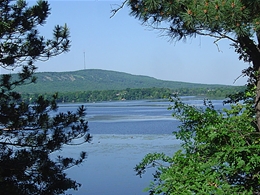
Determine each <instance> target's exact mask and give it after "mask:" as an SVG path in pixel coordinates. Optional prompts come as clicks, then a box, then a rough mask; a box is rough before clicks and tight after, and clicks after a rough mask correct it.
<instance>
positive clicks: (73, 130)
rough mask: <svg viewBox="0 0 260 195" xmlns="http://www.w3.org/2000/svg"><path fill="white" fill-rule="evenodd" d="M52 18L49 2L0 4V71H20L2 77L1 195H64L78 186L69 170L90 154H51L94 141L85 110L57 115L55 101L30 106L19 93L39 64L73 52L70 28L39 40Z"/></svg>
mask: <svg viewBox="0 0 260 195" xmlns="http://www.w3.org/2000/svg"><path fill="white" fill-rule="evenodd" d="M49 14H50V7H49V4H48V2H47V1H41V0H39V1H38V2H35V5H32V6H28V5H27V3H26V2H25V1H23V0H17V1H13V0H3V1H0V51H1V52H0V66H1V68H4V69H6V70H10V71H12V70H13V69H15V68H18V69H19V70H21V71H20V72H19V73H18V74H16V75H11V74H3V75H1V76H0V89H1V90H0V194H1V195H29V194H37V195H45V194H49V195H54V194H63V193H65V192H66V190H68V189H75V190H76V189H78V187H79V186H80V184H79V183H77V181H74V180H72V179H70V178H68V177H67V174H66V173H65V170H66V169H67V168H70V167H72V166H75V165H78V164H80V163H82V162H83V161H84V159H85V158H86V152H85V151H83V152H81V153H80V151H79V154H78V158H71V157H70V156H64V157H63V156H59V155H57V153H56V156H55V155H54V154H53V153H54V152H55V151H59V150H60V149H61V148H62V147H63V145H65V144H73V141H77V144H81V143H86V142H87V141H89V140H90V139H91V137H90V135H89V134H88V122H87V121H86V119H85V114H86V113H85V110H86V109H85V108H84V106H81V107H79V108H78V110H77V111H76V112H75V113H74V112H67V113H57V114H53V111H56V110H57V102H56V98H57V96H56V95H53V96H52V97H51V98H50V99H48V100H47V99H44V98H43V97H42V96H39V97H37V98H36V99H35V101H34V102H31V103H28V102H25V101H23V99H22V97H21V94H20V93H19V92H18V91H16V88H17V87H18V86H22V85H25V84H30V83H35V81H36V78H35V77H34V73H35V70H36V67H35V65H34V63H35V62H36V61H37V60H41V61H45V60H48V59H49V58H51V57H54V56H57V55H59V54H61V53H64V52H67V51H69V48H70V40H69V30H68V27H67V25H64V26H59V25H57V26H55V27H54V30H53V37H52V39H47V38H45V37H43V36H41V35H40V34H39V31H38V27H39V26H42V25H44V24H45V22H46V19H47V17H48V16H49ZM50 154H53V157H52V158H51V157H50Z"/></svg>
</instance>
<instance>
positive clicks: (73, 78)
mask: <svg viewBox="0 0 260 195" xmlns="http://www.w3.org/2000/svg"><path fill="white" fill-rule="evenodd" d="M35 76H36V77H37V83H36V84H30V85H26V86H22V87H19V88H17V89H16V90H17V91H19V92H21V93H53V92H76V91H93V90H112V89H113V90H121V89H126V88H152V87H156V88H169V89H179V88H209V89H212V88H216V87H221V86H224V85H208V84H194V83H186V82H177V81H163V80H159V79H155V78H152V77H148V76H140V75H131V74H127V73H122V72H116V71H108V70H98V69H87V70H79V71H72V72H42V73H36V74H35ZM226 87H228V86H226Z"/></svg>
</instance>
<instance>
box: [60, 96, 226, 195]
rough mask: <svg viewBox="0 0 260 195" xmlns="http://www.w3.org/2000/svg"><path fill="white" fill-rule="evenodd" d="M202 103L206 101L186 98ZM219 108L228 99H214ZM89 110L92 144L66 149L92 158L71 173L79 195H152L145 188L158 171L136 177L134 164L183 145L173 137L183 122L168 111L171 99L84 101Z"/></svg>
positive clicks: (74, 106) (64, 108)
mask: <svg viewBox="0 0 260 195" xmlns="http://www.w3.org/2000/svg"><path fill="white" fill-rule="evenodd" d="M185 101H186V102H187V103H189V104H192V105H196V106H202V105H203V101H202V100H194V99H186V100H185ZM213 103H214V105H215V106H216V108H218V107H219V108H220V107H222V101H220V100H219V101H214V102H213ZM84 105H85V106H86V108H87V118H88V121H89V130H90V133H91V134H92V135H93V141H92V143H90V144H84V145H80V146H73V147H64V149H63V151H62V153H65V154H66V155H69V156H72V157H73V156H75V157H77V155H78V154H79V152H80V151H82V150H84V151H87V153H88V158H87V159H86V161H85V162H84V163H83V164H82V165H80V166H78V167H73V168H71V169H69V170H68V171H67V173H68V175H69V177H71V178H73V179H75V180H77V181H78V182H79V183H81V184H82V186H81V188H80V189H79V190H78V191H68V192H67V193H68V194H77V195H85V194H88V195H142V194H143V195H147V194H148V193H147V192H143V189H144V188H145V187H147V186H148V185H149V182H150V180H152V174H151V173H152V170H151V171H148V172H147V174H145V175H144V177H142V178H139V177H138V176H136V175H135V172H134V167H135V165H136V164H137V163H139V162H140V161H141V159H142V158H143V157H144V156H145V154H147V153H150V152H165V153H167V154H168V155H172V154H173V153H174V152H175V151H176V150H178V149H180V141H179V140H176V139H175V137H174V136H173V135H172V132H173V131H176V130H177V126H178V125H179V122H178V121H177V120H175V119H174V118H173V117H172V116H171V114H172V111H170V110H167V108H168V106H169V105H170V102H168V101H164V102H163V101H122V102H104V103H89V104H84ZM78 106H79V105H77V104H63V105H60V111H68V110H71V111H75V110H76V109H77V107H78Z"/></svg>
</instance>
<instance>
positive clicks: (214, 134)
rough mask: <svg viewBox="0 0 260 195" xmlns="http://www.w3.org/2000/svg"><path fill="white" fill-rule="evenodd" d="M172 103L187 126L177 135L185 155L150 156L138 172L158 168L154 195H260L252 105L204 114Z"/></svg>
mask: <svg viewBox="0 0 260 195" xmlns="http://www.w3.org/2000/svg"><path fill="white" fill-rule="evenodd" d="M172 101H173V105H172V106H171V107H170V108H169V109H172V110H173V116H174V117H175V118H177V119H179V120H180V121H181V123H182V124H181V125H180V126H179V128H180V130H179V131H176V132H174V135H175V136H176V137H177V138H178V139H180V140H182V141H183V143H182V148H183V150H182V151H181V150H180V151H178V152H176V153H175V154H174V155H173V156H165V155H164V154H148V155H147V156H146V157H145V158H144V159H143V161H142V162H141V163H140V164H138V165H137V166H136V168H135V169H136V171H137V174H140V175H141V174H143V173H144V172H145V170H146V169H147V168H148V167H149V166H150V165H152V166H156V167H157V169H156V174H154V177H155V178H154V180H155V182H152V183H151V186H150V187H149V191H150V194H259V192H260V174H259V170H260V157H259V155H258V154H259V153H260V145H259V141H260V134H259V132H258V130H257V127H256V125H255V117H253V116H254V112H253V110H252V109H248V107H251V106H252V104H251V105H249V104H247V103H246V104H240V103H236V104H231V108H230V109H223V110H222V111H217V110H215V109H214V107H213V105H212V104H211V102H207V101H205V107H203V108H198V107H194V106H190V105H187V104H184V103H183V102H181V101H180V99H178V98H174V99H172Z"/></svg>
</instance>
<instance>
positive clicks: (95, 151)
mask: <svg viewBox="0 0 260 195" xmlns="http://www.w3.org/2000/svg"><path fill="white" fill-rule="evenodd" d="M82 149H85V150H86V151H87V152H88V157H87V159H86V161H85V162H84V164H83V165H80V166H78V167H73V168H71V169H69V170H68V171H67V173H68V175H69V176H70V177H71V178H72V179H75V180H77V181H78V182H79V183H81V184H82V186H81V188H80V189H79V190H78V191H68V193H71V194H80V195H83V194H94V195H95V194H97V195H99V194H100V195H116V194H119V195H120V194H124V195H133V194H138V195H139V194H148V193H147V192H143V189H144V188H145V187H148V185H149V182H150V180H152V175H151V171H152V170H151V171H148V173H146V174H145V175H144V176H143V177H142V178H140V177H139V176H136V175H135V172H134V167H135V165H136V164H138V163H139V162H140V161H141V159H142V158H143V157H144V156H145V155H146V154H147V153H152V152H165V153H166V154H168V155H171V154H173V153H174V152H175V151H176V150H178V149H180V141H179V140H176V139H175V138H174V136H172V135H167V134H166V135H149V134H147V135H140V134H128V135H118V134H116V135H114V134H94V137H93V141H92V143H91V144H84V145H82V146H79V147H77V148H75V147H67V148H66V151H67V152H68V153H70V156H74V155H75V156H76V155H77V154H78V153H79V151H81V150H82Z"/></svg>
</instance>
